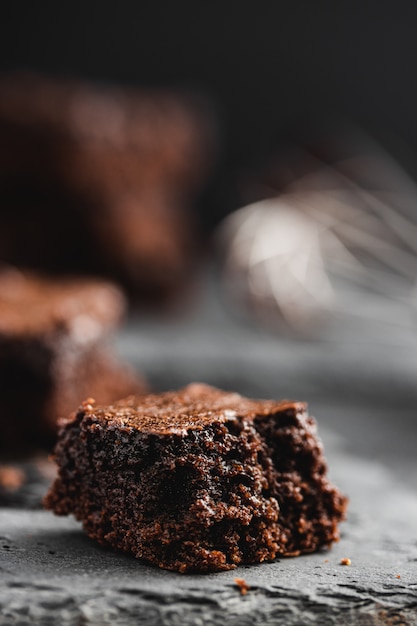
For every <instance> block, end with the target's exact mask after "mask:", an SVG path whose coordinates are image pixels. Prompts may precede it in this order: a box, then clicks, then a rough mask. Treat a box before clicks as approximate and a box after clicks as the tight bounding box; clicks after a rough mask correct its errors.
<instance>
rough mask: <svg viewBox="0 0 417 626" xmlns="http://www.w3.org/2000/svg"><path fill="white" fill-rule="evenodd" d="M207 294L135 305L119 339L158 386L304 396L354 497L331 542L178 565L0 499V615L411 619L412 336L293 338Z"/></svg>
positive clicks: (416, 619) (381, 332)
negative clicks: (170, 306)
mask: <svg viewBox="0 0 417 626" xmlns="http://www.w3.org/2000/svg"><path fill="white" fill-rule="evenodd" d="M207 298H208V299H207V300H203V301H201V303H200V308H199V309H198V310H196V311H194V313H189V314H188V315H187V316H181V315H180V314H178V317H177V319H176V320H174V321H172V320H171V321H170V322H169V323H167V322H166V321H164V320H159V321H158V320H155V319H153V320H149V319H148V320H145V319H142V318H141V319H133V320H131V322H130V324H129V325H128V326H127V327H126V329H125V330H124V332H123V333H121V335H120V338H119V347H120V350H121V351H122V352H124V354H125V355H126V356H128V357H129V358H130V359H131V360H132V361H133V362H134V363H135V364H136V365H137V366H138V367H140V368H141V369H143V370H145V371H146V372H147V374H148V376H149V378H150V381H151V383H152V384H153V385H154V386H155V387H156V388H172V387H175V386H177V385H181V384H185V383H187V382H189V381H190V380H195V379H200V380H204V381H206V382H210V383H213V384H218V385H220V386H223V387H225V388H235V389H238V390H239V391H241V392H243V393H247V394H248V395H253V396H264V397H265V396H275V397H282V396H286V397H294V398H297V399H305V400H309V402H310V408H311V412H312V413H313V414H314V415H315V416H316V418H317V420H318V424H319V432H320V435H321V437H322V439H323V440H324V443H325V449H326V456H327V459H328V462H329V467H330V474H331V477H332V479H333V480H334V482H336V483H337V484H338V486H339V487H340V488H341V489H342V490H343V491H344V492H345V493H346V494H348V496H349V498H350V507H349V515H348V520H347V522H345V523H344V524H343V525H342V537H341V541H340V542H339V543H338V544H337V545H335V546H334V547H333V549H332V550H330V551H322V552H320V553H317V554H313V555H307V556H303V557H298V558H292V559H279V560H277V561H275V562H274V563H269V564H262V565H258V566H250V567H240V568H238V569H236V570H234V571H230V572H224V573H219V574H212V575H204V576H195V575H180V574H175V573H172V572H166V571H163V570H158V569H156V568H152V567H149V566H147V565H146V564H144V563H141V562H139V561H137V560H135V559H133V558H131V557H129V556H126V555H123V554H118V553H115V552H112V551H109V550H104V549H102V548H100V547H99V546H97V545H96V544H95V543H93V542H92V541H90V540H89V539H88V538H87V537H86V536H85V534H84V533H83V531H82V530H81V528H80V525H79V524H78V523H77V522H75V521H74V520H72V519H70V518H58V517H55V516H53V515H52V514H51V513H49V512H45V511H42V510H40V509H39V510H29V509H27V508H26V509H25V508H23V509H16V508H11V507H3V508H1V509H0V624H5V625H9V624H21V625H22V626H23V625H26V624H38V623H39V624H64V625H65V624H70V625H74V626H75V625H76V626H81V625H82V626H85V625H90V624H91V625H97V626H98V625H100V626H102V625H103V626H105V625H107V624H109V625H110V624H126V625H127V624H155V625H159V624H161V625H165V624H178V625H180V624H181V625H184V626H187V625H188V624H193V625H194V624H195V625H200V624H201V625H203V624H204V625H205V624H213V625H214V624H236V625H242V626H245V625H246V624H247V625H249V624H266V625H267V624H285V625H286V626H292V625H302V624H306V625H309V624H324V625H327V624H329V625H330V624H352V625H353V624H359V625H361V624H364V625H368V624H392V625H394V624H396V625H397V624H398V625H399V624H410V625H412V624H417V481H416V479H417V459H416V453H415V449H416V432H417V421H416V415H415V408H414V407H415V397H416V395H417V390H416V384H415V380H416V377H415V374H416V365H417V359H416V358H415V355H416V354H417V350H415V348H416V347H417V346H416V340H415V339H414V335H413V334H412V333H410V331H409V329H406V330H405V329H404V328H396V327H395V326H393V327H392V328H390V329H389V332H387V328H385V329H384V328H378V327H376V326H375V325H373V326H372V327H366V326H363V325H361V326H356V327H355V326H352V327H349V328H347V327H346V326H344V327H343V332H341V330H340V328H339V332H336V331H337V328H336V327H335V328H334V329H332V328H329V329H328V333H327V336H326V337H325V338H321V340H320V341H316V342H314V341H313V342H294V341H293V340H288V339H278V338H274V337H271V336H270V335H268V334H266V333H263V332H259V331H258V330H256V329H255V328H253V327H251V326H249V325H247V324H240V323H236V321H234V320H232V319H231V318H229V317H228V316H227V315H226V314H225V312H224V311H223V310H222V309H221V307H217V306H216V304H215V302H216V298H215V297H213V293H211V294H209V295H208V296H207ZM38 489H40V490H41V487H40V486H39V485H38ZM32 505H33V502H32ZM344 558H349V559H350V561H351V564H350V565H347V566H346V565H342V564H341V560H342V559H344ZM236 577H239V578H244V579H245V580H246V582H247V583H248V585H249V586H250V589H249V591H248V593H247V595H241V593H240V591H239V588H238V586H237V585H236V583H235V578H236Z"/></svg>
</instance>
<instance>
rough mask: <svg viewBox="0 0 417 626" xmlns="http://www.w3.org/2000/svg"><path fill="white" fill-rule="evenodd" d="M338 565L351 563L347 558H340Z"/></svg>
mask: <svg viewBox="0 0 417 626" xmlns="http://www.w3.org/2000/svg"><path fill="white" fill-rule="evenodd" d="M340 565H352V561H351V560H350V559H348V558H346V557H345V558H344V559H340Z"/></svg>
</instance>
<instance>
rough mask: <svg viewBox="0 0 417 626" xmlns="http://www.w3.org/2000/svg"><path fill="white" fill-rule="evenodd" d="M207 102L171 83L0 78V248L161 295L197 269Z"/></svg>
mask: <svg viewBox="0 0 417 626" xmlns="http://www.w3.org/2000/svg"><path fill="white" fill-rule="evenodd" d="M212 135H213V133H212V125H211V123H210V122H209V115H208V113H207V107H205V106H203V104H202V102H200V100H198V99H197V98H195V97H191V96H190V95H189V96H185V95H181V96H180V95H176V94H174V93H172V92H170V91H167V90H165V91H164V90H139V89H134V88H115V87H114V88H113V87H105V86H94V85H92V84H89V83H83V82H80V81H69V80H67V81H64V80H60V81H58V80H52V79H47V78H43V77H41V76H37V75H31V74H28V75H26V74H17V75H11V76H9V77H4V78H3V79H2V80H1V81H0V260H3V261H6V262H10V263H14V264H17V265H22V266H26V267H32V268H36V269H43V270H47V271H49V272H50V271H54V272H62V271H65V272H70V273H76V272H80V271H82V272H87V273H90V274H101V275H104V276H109V277H111V278H113V279H116V280H118V281H120V282H121V283H122V284H123V285H124V286H125V287H127V288H128V289H129V290H130V292H131V293H132V294H134V295H136V296H137V297H138V298H142V299H147V298H152V299H153V300H159V299H164V298H166V297H168V296H169V295H171V294H172V293H173V292H175V291H177V290H178V289H179V288H180V287H181V286H182V283H183V279H184V277H185V276H187V274H189V273H190V268H191V267H192V265H193V264H192V263H191V262H190V260H191V258H192V256H193V252H195V250H196V248H197V246H196V244H195V239H196V236H195V224H194V220H193V215H192V210H191V205H192V203H193V202H194V201H195V200H196V197H197V195H198V194H199V193H200V191H201V188H202V185H203V183H204V182H205V181H206V178H207V175H208V169H209V163H210V161H211V154H212V150H211V148H212V144H213V142H212Z"/></svg>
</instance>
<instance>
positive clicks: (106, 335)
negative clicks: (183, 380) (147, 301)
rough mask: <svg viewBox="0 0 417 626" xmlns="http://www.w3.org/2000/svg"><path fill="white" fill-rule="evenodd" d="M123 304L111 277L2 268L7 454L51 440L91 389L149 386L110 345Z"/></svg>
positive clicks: (0, 385) (1, 380) (0, 411)
mask: <svg viewBox="0 0 417 626" xmlns="http://www.w3.org/2000/svg"><path fill="white" fill-rule="evenodd" d="M124 309H125V302H124V298H123V297H122V294H121V292H120V290H119V289H118V288H116V287H114V286H113V285H112V284H111V283H107V282H105V281H100V280H96V279H86V278H84V279H70V278H67V279H61V280H58V279H50V278H46V277H43V276H42V277H41V276H40V275H36V274H33V273H28V272H26V273H23V272H20V271H18V270H15V269H10V268H9V269H3V270H2V271H0V425H1V431H2V436H1V439H0V450H1V452H2V453H4V452H6V451H11V450H13V451H14V452H15V451H16V450H23V449H24V448H25V447H26V446H29V447H32V446H33V445H34V444H39V445H40V444H45V445H48V444H50V443H51V441H52V440H54V438H55V434H56V422H57V419H58V417H64V416H67V415H68V414H69V412H70V411H72V410H73V408H74V406H76V405H77V404H78V403H79V402H81V401H82V399H83V398H85V397H86V396H87V395H89V394H90V393H94V394H95V395H96V397H97V398H98V399H100V400H101V401H102V402H111V401H113V400H115V399H116V398H120V397H121V396H123V395H126V394H128V393H133V392H135V393H140V392H142V391H143V390H144V389H145V385H144V382H143V380H142V379H141V377H140V376H139V375H137V374H136V372H134V370H133V369H132V368H131V366H130V365H128V364H126V363H122V362H120V361H119V359H118V358H117V357H116V356H115V354H114V353H113V351H112V349H111V345H110V338H111V333H112V331H113V330H114V328H115V327H116V326H117V324H118V323H119V321H120V318H121V316H122V314H123V312H124Z"/></svg>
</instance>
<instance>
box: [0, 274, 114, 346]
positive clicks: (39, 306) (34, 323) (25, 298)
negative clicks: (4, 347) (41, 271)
mask: <svg viewBox="0 0 417 626" xmlns="http://www.w3.org/2000/svg"><path fill="white" fill-rule="evenodd" d="M124 310H125V301H124V298H123V296H122V293H121V291H119V289H118V288H117V287H115V286H114V285H113V284H112V283H109V282H106V281H101V280H96V279H82V278H77V279H72V278H60V279H59V280H58V279H52V278H47V277H43V276H40V275H37V274H35V273H30V272H21V271H19V270H17V269H11V268H5V269H2V270H0V334H3V335H8V336H16V337H22V336H33V335H38V334H42V335H43V334H48V333H54V332H55V331H58V332H59V331H62V332H64V333H66V334H68V335H71V337H72V338H73V339H74V340H75V341H77V342H80V343H84V342H89V341H94V340H95V339H97V338H98V337H100V336H101V335H102V333H103V331H106V330H108V329H110V328H112V327H114V326H115V325H116V324H117V323H118V322H119V320H120V318H121V316H122V315H123V313H124Z"/></svg>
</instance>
